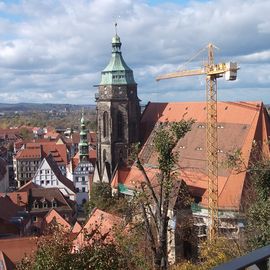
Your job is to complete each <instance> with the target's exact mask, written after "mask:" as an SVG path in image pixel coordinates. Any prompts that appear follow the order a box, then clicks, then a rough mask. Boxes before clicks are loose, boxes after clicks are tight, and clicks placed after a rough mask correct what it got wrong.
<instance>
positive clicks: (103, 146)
mask: <svg viewBox="0 0 270 270" xmlns="http://www.w3.org/2000/svg"><path fill="white" fill-rule="evenodd" d="M121 45H122V44H121V41H120V37H119V36H118V35H117V32H116V34H115V36H114V37H113V38H112V56H111V60H110V62H109V64H108V65H107V67H106V68H105V69H104V70H103V71H102V72H101V82H100V84H99V88H98V95H97V96H96V101H97V126H98V130H97V160H98V169H99V173H100V177H101V181H102V179H104V174H107V178H108V179H109V180H111V176H112V174H113V172H114V170H115V168H116V166H121V165H124V164H126V163H127V160H128V152H129V147H130V145H131V144H132V143H135V142H138V141H139V121H140V104H139V98H138V96H137V84H136V82H135V80H134V77H133V71H132V70H131V69H130V68H129V67H128V66H127V64H126V63H125V61H124V59H123V57H122V53H121Z"/></svg>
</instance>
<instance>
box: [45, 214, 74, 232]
mask: <svg viewBox="0 0 270 270" xmlns="http://www.w3.org/2000/svg"><path fill="white" fill-rule="evenodd" d="M44 221H45V222H46V223H47V224H50V223H51V222H53V221H56V222H57V223H58V224H60V225H61V226H63V228H64V229H65V230H70V229H71V226H70V224H69V223H68V222H67V221H66V220H65V219H64V218H63V217H62V216H61V215H60V214H59V213H58V212H57V211H56V210H55V209H51V210H50V211H49V212H48V214H47V215H46V216H45V219H44Z"/></svg>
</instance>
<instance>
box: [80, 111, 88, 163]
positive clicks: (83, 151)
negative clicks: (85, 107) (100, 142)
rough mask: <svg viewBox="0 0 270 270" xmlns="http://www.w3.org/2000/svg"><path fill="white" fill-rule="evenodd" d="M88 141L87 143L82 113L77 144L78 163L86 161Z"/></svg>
mask: <svg viewBox="0 0 270 270" xmlns="http://www.w3.org/2000/svg"><path fill="white" fill-rule="evenodd" d="M88 149H89V146H88V141H87V130H86V127H85V122H84V111H82V118H81V131H80V142H79V157H80V161H83V160H88V158H89V154H88Z"/></svg>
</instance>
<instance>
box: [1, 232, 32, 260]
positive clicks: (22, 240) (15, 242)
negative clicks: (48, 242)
mask: <svg viewBox="0 0 270 270" xmlns="http://www.w3.org/2000/svg"><path fill="white" fill-rule="evenodd" d="M36 249H37V238H36V237H18V238H8V239H0V250H1V251H2V252H4V253H5V255H6V256H7V257H8V258H9V259H10V260H11V261H12V263H13V264H17V263H19V262H20V261H21V260H22V259H23V258H24V257H25V255H27V256H30V255H32V254H33V252H34V251H36Z"/></svg>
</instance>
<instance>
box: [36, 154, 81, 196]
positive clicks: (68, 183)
mask: <svg viewBox="0 0 270 270" xmlns="http://www.w3.org/2000/svg"><path fill="white" fill-rule="evenodd" d="M44 160H45V161H46V162H47V163H48V164H49V166H50V168H51V170H52V171H53V173H54V174H55V176H56V177H57V179H58V180H59V181H60V182H61V183H62V184H63V185H64V186H66V187H67V188H68V189H70V190H71V191H72V192H74V193H75V192H76V189H75V186H74V184H73V182H72V181H70V180H69V179H68V178H67V177H65V176H64V175H63V174H62V172H61V171H60V169H59V167H58V166H57V164H56V162H55V161H54V158H53V157H52V155H48V156H47V157H45V158H44ZM41 166H42V164H41V165H40V167H41Z"/></svg>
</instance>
